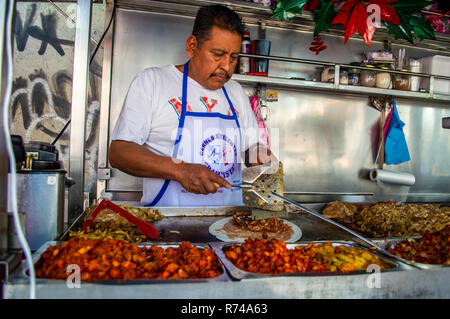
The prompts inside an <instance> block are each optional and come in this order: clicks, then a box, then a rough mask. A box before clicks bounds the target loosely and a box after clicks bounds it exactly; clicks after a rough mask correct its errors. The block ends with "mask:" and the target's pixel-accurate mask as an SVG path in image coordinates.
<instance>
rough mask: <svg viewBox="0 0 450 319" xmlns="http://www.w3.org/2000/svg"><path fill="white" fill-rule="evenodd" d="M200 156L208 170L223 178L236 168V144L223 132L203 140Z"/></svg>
mask: <svg viewBox="0 0 450 319" xmlns="http://www.w3.org/2000/svg"><path fill="white" fill-rule="evenodd" d="M200 156H202V159H203V163H204V164H205V165H206V166H207V167H208V168H209V169H210V170H212V171H213V172H214V173H216V174H218V175H220V176H222V177H223V178H227V177H230V176H231V175H233V173H234V172H235V170H236V159H237V149H236V145H235V144H234V143H233V141H232V140H231V139H230V138H229V137H227V136H226V135H225V134H222V133H217V134H214V135H210V136H209V137H208V138H206V139H205V140H203V143H202V146H201V150H200Z"/></svg>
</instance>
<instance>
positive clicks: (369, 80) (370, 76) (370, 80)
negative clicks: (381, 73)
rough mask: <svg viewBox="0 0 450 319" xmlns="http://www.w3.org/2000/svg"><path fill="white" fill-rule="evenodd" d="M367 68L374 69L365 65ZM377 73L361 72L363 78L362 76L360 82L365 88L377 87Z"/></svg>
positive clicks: (369, 65)
mask: <svg viewBox="0 0 450 319" xmlns="http://www.w3.org/2000/svg"><path fill="white" fill-rule="evenodd" d="M365 67H367V68H374V67H375V66H373V65H372V64H367V65H365ZM375 75H376V72H375V70H374V71H370V70H361V76H360V79H359V80H360V82H361V84H362V85H363V86H375V83H376V78H375Z"/></svg>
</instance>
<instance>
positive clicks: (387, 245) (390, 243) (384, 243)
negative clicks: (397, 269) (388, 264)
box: [374, 236, 450, 269]
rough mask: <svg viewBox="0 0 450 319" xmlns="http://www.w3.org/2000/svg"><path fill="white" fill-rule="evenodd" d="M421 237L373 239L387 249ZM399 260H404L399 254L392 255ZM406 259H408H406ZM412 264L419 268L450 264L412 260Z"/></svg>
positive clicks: (439, 266)
mask: <svg viewBox="0 0 450 319" xmlns="http://www.w3.org/2000/svg"><path fill="white" fill-rule="evenodd" d="M418 238H421V236H416V237H406V238H394V239H388V240H387V241H386V240H382V241H378V240H375V241H374V242H375V243H376V244H377V245H379V246H380V247H381V248H383V249H384V250H388V249H389V248H395V246H396V245H397V244H398V243H400V242H402V241H404V240H407V239H418ZM394 256H395V257H396V258H397V259H398V260H399V261H404V260H405V259H404V258H401V257H399V256H396V255H394ZM407 261H408V260H407ZM408 262H412V261H408ZM414 265H416V266H417V267H419V268H420V269H435V268H443V267H450V265H439V264H423V263H418V262H414Z"/></svg>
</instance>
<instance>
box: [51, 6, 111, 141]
mask: <svg viewBox="0 0 450 319" xmlns="http://www.w3.org/2000/svg"><path fill="white" fill-rule="evenodd" d="M115 16H116V0H114V5H113V10H112V13H111V19H109V23H108V26H107V27H106V29H105V31H104V32H103V34H102V36H101V37H100V40H99V41H98V43H97V46H96V47H95V49H94V52H93V53H92V55H91V59H90V60H89V66H90V65H91V64H92V61H94V58H95V55H96V54H97V51H98V49H99V48H100V45H101V44H102V42H103V38H104V37H105V35H106V33H107V32H108V30H109V27H110V26H111V23H112V22H113V20H114V17H115ZM71 121H72V119H69V120H68V121H67V122H66V124H64V127H63V128H62V129H61V131H59V133H58V135H57V136H56V137H55V138H54V140H53V142H52V145H55V143H56V142H57V141H58V140H59V138H60V137H61V136H62V135H63V134H64V132H65V130H66V129H67V127H68V126H69V124H70V122H71Z"/></svg>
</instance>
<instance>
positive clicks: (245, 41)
mask: <svg viewBox="0 0 450 319" xmlns="http://www.w3.org/2000/svg"><path fill="white" fill-rule="evenodd" d="M241 53H247V54H249V53H250V32H244V37H243V38H242V46H241ZM247 72H250V58H247V57H242V56H241V57H240V58H239V73H240V74H247Z"/></svg>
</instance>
